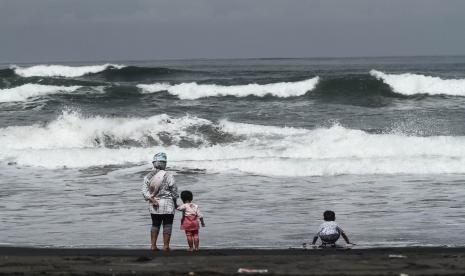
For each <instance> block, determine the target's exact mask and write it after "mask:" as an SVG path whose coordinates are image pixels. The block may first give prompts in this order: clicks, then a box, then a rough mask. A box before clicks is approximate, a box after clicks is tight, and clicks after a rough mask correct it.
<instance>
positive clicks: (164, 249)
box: [163, 247, 171, 251]
mask: <svg viewBox="0 0 465 276" xmlns="http://www.w3.org/2000/svg"><path fill="white" fill-rule="evenodd" d="M170 250H171V249H170V248H169V247H163V251H170Z"/></svg>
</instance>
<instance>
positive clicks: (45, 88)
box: [0, 83, 81, 102]
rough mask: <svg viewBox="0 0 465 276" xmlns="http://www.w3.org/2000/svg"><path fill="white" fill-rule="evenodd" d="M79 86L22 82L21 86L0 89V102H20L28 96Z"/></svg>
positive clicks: (64, 90) (70, 89) (69, 90)
mask: <svg viewBox="0 0 465 276" xmlns="http://www.w3.org/2000/svg"><path fill="white" fill-rule="evenodd" d="M80 87H81V86H55V85H42V84H32V83H28V84H24V85H21V86H17V87H13V88H7V89H0V102H20V101H26V100H27V99H28V98H32V97H37V96H43V95H47V94H56V93H61V92H74V91H76V90H77V89H79V88H80Z"/></svg>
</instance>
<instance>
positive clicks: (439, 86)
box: [370, 70, 465, 96]
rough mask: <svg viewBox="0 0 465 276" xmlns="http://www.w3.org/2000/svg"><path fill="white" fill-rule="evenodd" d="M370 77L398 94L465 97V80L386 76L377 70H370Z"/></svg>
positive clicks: (408, 74)
mask: <svg viewBox="0 0 465 276" xmlns="http://www.w3.org/2000/svg"><path fill="white" fill-rule="evenodd" d="M370 75H372V76H373V77H376V78H377V79H380V80H382V81H383V82H385V83H386V84H388V85H389V86H390V87H391V88H392V89H393V90H394V92H396V93H399V94H404V95H414V94H430V95H439V94H443V95H453V96H465V79H441V78H439V77H432V76H424V75H419V74H411V73H405V74H386V73H383V72H380V71H377V70H371V71H370Z"/></svg>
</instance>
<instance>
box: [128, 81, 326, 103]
mask: <svg viewBox="0 0 465 276" xmlns="http://www.w3.org/2000/svg"><path fill="white" fill-rule="evenodd" d="M318 80H319V78H318V77H314V78H312V79H307V80H303V81H298V82H279V83H269V84H256V83H251V84H247V85H232V86H222V85H217V84H197V83H195V82H192V83H181V84H176V85H171V84H169V83H155V84H139V85H137V87H138V88H140V89H142V91H143V92H145V93H156V92H161V91H168V93H170V94H172V95H175V96H177V97H179V98H180V99H183V100H194V99H199V98H205V97H219V96H236V97H246V96H257V97H264V96H266V95H272V96H275V97H281V98H287V97H298V96H302V95H304V94H305V93H307V92H308V91H311V90H313V89H314V88H315V86H316V85H317V83H318Z"/></svg>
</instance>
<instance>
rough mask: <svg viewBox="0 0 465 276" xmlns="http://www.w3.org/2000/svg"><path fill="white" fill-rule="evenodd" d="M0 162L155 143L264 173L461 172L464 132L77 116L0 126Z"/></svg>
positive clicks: (76, 159) (177, 162) (47, 162)
mask: <svg viewBox="0 0 465 276" xmlns="http://www.w3.org/2000/svg"><path fill="white" fill-rule="evenodd" d="M0 144H1V145H2V148H1V149H0V162H1V163H9V164H15V165H16V166H39V167H45V168H50V169H54V168H62V167H71V168H86V167H92V166H105V165H128V166H133V165H140V164H145V163H148V162H149V161H150V158H151V155H152V154H153V153H154V152H156V151H161V150H163V151H166V152H167V153H168V157H169V161H170V166H172V167H175V168H178V169H181V170H182V169H186V168H187V169H204V170H206V171H207V173H217V172H228V173H246V174H259V175H272V176H311V175H338V174H402V173H406V174H407V173H408V174H440V173H465V137H462V136H429V137H416V136H407V135H404V134H402V133H386V134H370V133H367V132H364V131H361V130H354V129H347V128H344V127H342V126H340V125H333V126H332V127H329V128H317V129H303V128H292V127H278V126H263V125H253V124H245V123H235V122H230V121H227V120H223V121H220V122H212V121H209V120H205V119H202V118H197V117H192V116H184V117H179V118H173V117H170V116H168V115H165V114H161V115H155V116H152V117H148V118H137V117H132V118H123V117H101V116H94V117H85V116H82V115H81V114H79V113H76V112H64V113H63V114H62V115H60V116H59V117H58V118H57V119H56V120H53V121H51V122H48V123H45V124H35V125H30V126H10V127H6V128H0Z"/></svg>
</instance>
